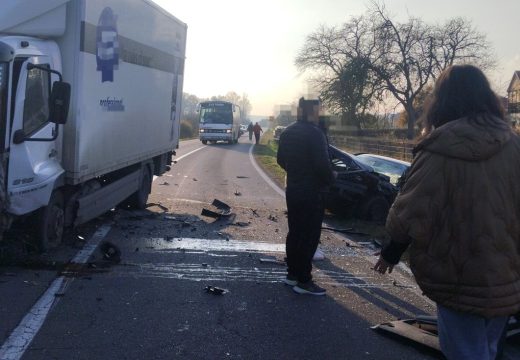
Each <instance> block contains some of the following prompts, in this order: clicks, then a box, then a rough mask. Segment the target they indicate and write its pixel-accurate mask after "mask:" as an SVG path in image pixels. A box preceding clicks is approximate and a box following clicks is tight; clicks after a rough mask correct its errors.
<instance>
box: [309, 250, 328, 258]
mask: <svg viewBox="0 0 520 360" xmlns="http://www.w3.org/2000/svg"><path fill="white" fill-rule="evenodd" d="M312 260H313V261H321V260H325V254H324V253H323V251H321V250H320V249H316V252H315V253H314V256H313V257H312Z"/></svg>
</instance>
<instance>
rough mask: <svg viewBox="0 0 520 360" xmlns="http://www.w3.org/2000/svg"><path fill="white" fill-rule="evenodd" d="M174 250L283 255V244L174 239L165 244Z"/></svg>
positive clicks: (161, 239)
mask: <svg viewBox="0 0 520 360" xmlns="http://www.w3.org/2000/svg"><path fill="white" fill-rule="evenodd" d="M151 240H152V241H154V242H163V243H164V239H163V238H152V239H151ZM167 244H168V245H169V247H171V248H172V249H174V250H179V249H184V250H207V251H235V252H268V253H285V244H273V243H268V242H253V241H242V240H231V239H230V240H220V239H214V240H209V239H195V238H174V239H172V240H171V242H168V243H167Z"/></svg>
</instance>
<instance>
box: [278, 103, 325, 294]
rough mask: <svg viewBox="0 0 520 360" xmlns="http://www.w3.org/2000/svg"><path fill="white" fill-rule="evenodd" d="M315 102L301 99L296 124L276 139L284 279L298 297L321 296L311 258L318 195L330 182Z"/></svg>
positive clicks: (320, 206) (316, 235)
mask: <svg viewBox="0 0 520 360" xmlns="http://www.w3.org/2000/svg"><path fill="white" fill-rule="evenodd" d="M319 109H320V103H319V100H305V99H304V98H301V99H300V101H299V106H298V119H297V120H298V121H296V122H295V123H294V124H292V125H290V126H288V127H287V129H285V130H284V131H283V132H282V134H281V135H280V141H279V146H278V154H277V161H278V164H279V165H280V166H281V167H282V168H283V169H284V170H285V171H286V172H287V187H286V190H285V197H286V201H287V220H288V225H289V232H288V233H287V239H286V253H287V277H286V278H285V279H284V282H285V283H286V284H287V285H290V286H293V290H294V291H295V292H297V293H299V294H311V295H325V289H323V288H321V287H319V286H318V285H316V284H315V283H314V282H313V281H312V275H311V271H312V258H313V256H314V254H315V252H316V249H317V247H318V242H319V240H320V235H321V223H322V221H323V215H324V206H323V199H322V191H323V190H324V189H325V188H327V187H328V186H330V185H331V184H332V183H333V182H334V178H335V173H334V172H333V171H332V166H331V163H330V159H329V152H328V147H327V141H326V139H325V136H324V134H323V132H322V131H321V130H320V129H319V128H318V126H317V125H318V119H319Z"/></svg>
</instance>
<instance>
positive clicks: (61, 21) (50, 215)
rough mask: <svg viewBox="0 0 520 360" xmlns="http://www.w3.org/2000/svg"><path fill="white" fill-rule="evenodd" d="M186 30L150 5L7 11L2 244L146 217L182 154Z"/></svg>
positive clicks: (16, 2)
mask: <svg viewBox="0 0 520 360" xmlns="http://www.w3.org/2000/svg"><path fill="white" fill-rule="evenodd" d="M186 34H187V26H186V24H185V23H183V22H181V21H179V20H178V19H177V18H175V17H174V16H172V15H170V14H169V13H168V12H166V11H165V10H163V9H162V8H160V7H159V6H157V5H156V4H154V3H153V2H152V1H149V0H44V1H42V0H2V1H1V2H0V234H3V232H4V231H5V230H6V229H8V227H9V226H10V225H11V223H12V221H13V219H16V218H18V217H26V218H27V217H28V218H30V219H32V221H31V222H30V224H32V226H31V227H32V229H31V230H33V231H34V233H35V235H36V237H35V239H37V244H38V246H39V248H40V250H43V251H44V250H46V249H48V248H50V247H53V246H56V245H58V244H59V243H60V242H61V240H62V237H63V232H64V229H65V228H66V227H70V226H75V225H79V224H82V223H85V222H87V221H89V220H91V219H93V218H95V217H97V216H99V215H101V214H103V213H104V212H106V211H108V210H110V209H111V208H113V207H115V206H117V205H118V204H121V203H125V204H129V205H132V206H134V207H135V208H144V207H145V206H146V201H147V198H148V194H149V193H150V191H151V184H152V179H153V176H154V175H161V174H163V173H164V172H165V171H167V170H168V168H169V165H170V163H171V161H172V156H173V155H175V149H176V148H177V147H178V144H179V130H180V126H179V123H180V119H179V115H180V110H181V109H180V107H181V99H182V86H183V73H184V61H185V53H186V52H185V50H186Z"/></svg>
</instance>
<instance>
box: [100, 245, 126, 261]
mask: <svg viewBox="0 0 520 360" xmlns="http://www.w3.org/2000/svg"><path fill="white" fill-rule="evenodd" d="M99 250H100V251H101V254H102V255H103V259H105V260H108V261H111V262H114V263H118V262H120V261H121V250H119V248H118V247H117V246H116V245H114V244H112V243H111V242H109V241H103V242H101V244H100V245H99Z"/></svg>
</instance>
